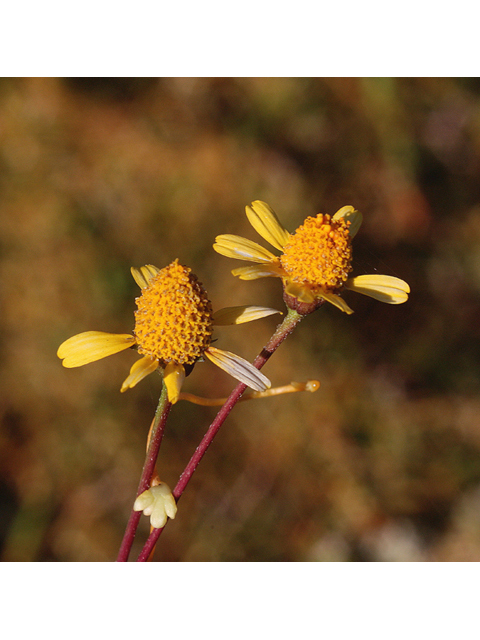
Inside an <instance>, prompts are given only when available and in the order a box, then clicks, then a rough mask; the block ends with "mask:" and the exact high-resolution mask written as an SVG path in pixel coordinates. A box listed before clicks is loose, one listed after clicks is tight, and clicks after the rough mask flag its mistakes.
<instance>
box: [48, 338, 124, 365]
mask: <svg viewBox="0 0 480 640" xmlns="http://www.w3.org/2000/svg"><path fill="white" fill-rule="evenodd" d="M134 344H135V336H132V335H131V334H123V333H105V332H104V331H84V332H83V333H79V334H77V335H76V336H72V337H71V338H68V340H65V342H62V344H61V345H60V346H59V347H58V351H57V356H58V357H59V358H61V359H62V360H63V362H62V364H63V366H64V367H67V368H68V369H70V368H72V367H81V366H83V365H84V364H89V363H90V362H95V361H96V360H101V359H102V358H106V357H107V356H111V355H113V354H114V353H118V352H119V351H123V350H124V349H128V348H129V347H131V346H132V345H134Z"/></svg>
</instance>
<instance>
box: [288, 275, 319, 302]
mask: <svg viewBox="0 0 480 640" xmlns="http://www.w3.org/2000/svg"><path fill="white" fill-rule="evenodd" d="M285 293H286V294H287V295H288V296H292V297H293V298H297V300H300V302H307V303H308V302H313V301H314V300H315V295H314V293H313V292H312V290H311V289H310V287H307V286H305V285H303V284H298V283H297V282H291V281H289V280H287V281H286V282H285Z"/></svg>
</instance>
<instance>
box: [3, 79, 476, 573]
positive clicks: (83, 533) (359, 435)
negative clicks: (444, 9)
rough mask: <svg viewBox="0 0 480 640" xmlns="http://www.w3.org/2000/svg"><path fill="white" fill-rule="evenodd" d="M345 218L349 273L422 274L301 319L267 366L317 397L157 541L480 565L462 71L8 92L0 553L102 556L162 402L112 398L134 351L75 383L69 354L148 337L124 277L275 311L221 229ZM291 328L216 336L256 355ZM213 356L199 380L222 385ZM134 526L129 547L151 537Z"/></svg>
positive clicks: (119, 531) (288, 404)
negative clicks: (221, 248)
mask: <svg viewBox="0 0 480 640" xmlns="http://www.w3.org/2000/svg"><path fill="white" fill-rule="evenodd" d="M255 199H261V200H264V201H266V202H268V203H269V204H270V205H271V206H272V207H273V208H274V209H275V210H276V212H277V214H278V215H279V217H280V219H281V220H282V222H283V224H284V225H285V226H286V227H287V228H288V229H290V230H291V231H293V230H294V229H295V228H296V227H297V226H299V225H300V224H301V223H302V221H303V220H304V218H305V217H306V216H308V215H314V214H316V213H318V212H324V213H330V214H333V213H335V211H336V210H337V209H338V208H340V207H341V206H343V205H345V204H352V205H354V206H355V207H356V208H358V209H359V210H361V211H362V212H363V214H364V224H363V226H362V229H361V230H360V233H359V234H358V235H357V237H356V239H355V243H354V273H355V274H357V275H358V274H360V273H375V272H378V273H386V274H389V275H396V276H398V277H401V278H403V279H405V280H406V281H407V282H409V284H410V285H411V289H412V293H411V297H410V300H409V301H408V302H407V303H406V304H404V305H401V306H390V305H384V304H381V303H379V302H376V301H375V300H372V299H370V298H366V297H364V296H359V295H357V294H354V293H351V292H346V293H345V297H346V299H347V300H348V303H349V304H350V305H351V306H352V308H353V309H354V310H355V313H354V314H353V315H352V316H346V315H344V314H342V313H341V312H339V311H338V310H337V309H335V308H333V307H331V308H322V309H321V310H319V311H318V312H316V313H315V314H312V315H311V316H309V317H308V318H306V319H305V320H304V321H303V322H302V324H301V325H300V326H299V327H298V329H297V330H296V332H295V333H294V334H293V335H292V336H291V337H290V338H289V339H288V340H287V341H286V342H285V343H284V344H283V345H282V346H281V348H280V349H279V351H278V352H277V353H276V354H275V355H274V356H273V358H272V359H271V361H270V362H269V363H268V365H267V366H266V368H265V373H266V374H267V375H268V376H269V377H270V379H271V380H272V382H273V384H274V385H280V384H286V383H288V382H290V381H291V380H298V381H303V380H306V379H308V378H317V379H319V380H320V381H321V388H320V390H319V391H318V392H317V393H316V394H314V395H310V394H298V395H288V396H283V397H277V398H271V399H268V400H263V401H252V402H251V403H245V404H243V405H239V406H238V407H236V408H235V410H234V411H233V413H232V414H231V416H230V417H229V419H228V420H227V422H226V423H225V424H224V425H223V428H222V430H221V431H220V433H219V434H218V436H217V438H216V440H215V441H214V443H213V445H212V447H211V448H210V449H209V451H208V453H207V455H206V457H205V459H204V460H203V461H202V463H201V465H200V467H199V468H198V470H197V471H196V473H195V475H194V477H193V479H192V481H191V483H190V485H189V487H188V489H187V491H186V493H185V495H184V497H183V498H182V500H181V501H180V503H179V512H178V515H177V518H176V519H175V521H173V522H170V523H169V524H168V526H167V528H166V529H165V532H164V534H163V535H162V537H161V539H160V542H159V545H158V548H157V551H156V556H155V558H156V559H157V560H164V561H220V560H222V561H226V560H232V561H246V560H250V561H252V560H254V561H316V560H324V561H348V560H362V561H389V560H393V561H427V560H428V561H453V560H457V561H479V560H480V418H479V415H480V400H479V389H480V376H479V363H480V340H479V338H480V335H479V312H480V300H479V289H480V83H479V81H478V79H477V80H474V79H448V78H447V79H445V78H402V79H391V78H380V79H374V78H367V79H362V78H353V79H348V78H327V79H319V78H260V79H258V78H198V79H197V78H167V79H156V78H152V79H150V78H139V79H135V78H118V79H115V78H113V79H112V78H73V79H50V78H36V79H35V78H33V79H28V78H27V79H4V80H2V81H1V83H0V278H1V280H0V286H1V289H0V300H1V313H0V322H1V327H0V358H1V360H0V363H1V369H0V378H1V386H0V415H1V421H2V427H1V432H0V470H1V478H0V482H1V484H0V509H1V512H0V523H1V525H0V538H1V553H2V555H1V558H2V560H3V561H109V560H113V559H114V558H115V557H116V553H117V550H118V547H119V544H120V541H121V538H122V535H123V531H124V527H125V524H126V521H127V518H128V515H129V510H130V508H131V505H132V502H133V499H134V494H135V490H136V486H137V482H138V478H139V474H140V470H141V467H142V464H143V458H144V451H145V439H146V434H147V431H148V427H149V425H150V421H151V419H152V416H153V413H154V410H155V407H156V403H157V400H158V395H159V391H160V382H161V381H160V378H159V377H158V376H150V377H149V378H147V379H146V380H145V381H143V382H142V383H141V384H140V385H139V386H138V387H136V388H135V389H133V390H131V391H129V392H127V393H126V394H120V393H119V389H120V385H121V383H122V381H123V380H124V378H125V377H126V375H127V373H128V369H129V367H130V366H131V364H132V363H133V361H134V360H135V356H134V354H132V353H131V352H124V353H121V354H118V355H116V356H112V357H111V358H107V359H105V360H103V361H100V362H97V363H94V364H91V365H88V366H86V367H82V368H79V369H72V370H66V369H64V368H62V366H61V364H60V361H59V360H58V358H57V357H56V350H57V347H58V345H59V344H60V343H61V342H62V341H63V340H64V339H65V338H67V337H69V336H71V335H73V334H75V333H79V332H81V331H85V330H90V329H97V330H103V331H112V332H115V331H117V332H121V333H125V332H128V331H130V330H131V329H132V328H133V310H134V309H135V303H134V298H135V296H136V295H138V287H137V286H136V284H135V282H134V281H133V279H132V277H131V275H130V266H132V265H133V266H141V265H143V264H148V263H152V264H155V265H157V266H159V267H163V266H165V265H166V264H168V263H169V262H171V261H172V260H174V259H175V258H179V260H180V261H181V262H182V263H184V264H187V265H189V266H190V267H192V269H193V271H194V272H195V273H196V274H197V275H198V277H199V278H200V280H201V281H202V282H203V284H204V286H205V287H206V289H207V291H208V292H209V295H210V298H211V300H212V303H213V306H214V308H216V309H218V308H220V307H223V306H229V305H239V304H263V305H268V306H275V307H277V308H279V309H283V303H282V296H281V287H280V282H279V281H278V280H273V279H265V280H260V281H256V282H250V283H248V282H241V281H238V280H237V279H235V278H233V276H231V274H230V270H231V269H232V268H234V267H236V266H240V264H241V263H234V262H233V261H231V260H228V259H226V258H224V257H222V256H219V255H218V254H216V253H214V252H213V250H212V249H211V246H212V242H213V240H214V237H215V235H217V234H219V233H236V234H240V235H244V236H246V237H248V238H251V239H252V240H255V241H259V242H263V241H262V240H261V239H260V238H259V237H258V236H257V235H256V233H255V232H254V231H253V229H252V228H251V227H250V226H249V224H248V222H247V220H246V217H245V215H244V207H245V205H246V204H248V203H250V202H251V201H252V200H255ZM276 323H277V319H276V318H275V317H272V318H267V319H265V320H263V321H259V322H256V323H254V324H251V325H247V326H243V327H242V326H240V327H225V328H221V330H219V331H217V332H216V337H217V338H218V342H217V344H218V346H219V347H221V348H225V349H228V350H231V351H234V352H236V353H239V354H240V355H242V356H243V357H245V358H248V359H253V358H254V356H255V355H256V354H257V352H258V351H259V350H260V349H261V347H262V346H263V345H264V344H265V342H266V341H267V340H268V338H269V336H270V335H271V333H272V332H273V330H274V328H275V326H276ZM233 386H234V383H233V382H232V379H231V378H229V377H228V376H227V375H226V374H224V373H222V372H221V371H220V370H218V369H216V368H215V367H213V365H211V364H210V363H205V364H200V365H198V366H197V367H196V368H195V370H194V371H193V373H192V375H191V376H190V377H189V378H188V379H187V381H186V384H185V390H188V391H190V392H193V393H197V394H200V395H206V396H217V395H224V394H227V393H228V392H229V391H230V390H231V388H233ZM214 415H215V410H214V409H212V408H204V407H197V406H193V405H188V404H187V403H183V402H179V403H178V404H177V405H176V406H175V407H174V409H173V411H172V413H171V415H170V418H169V421H168V424H167V432H166V436H165V439H164V442H163V444H162V450H161V453H160V459H159V470H160V473H161V476H162V479H163V480H165V481H166V482H167V483H168V484H170V486H172V487H173V486H174V485H175V483H176V481H177V479H178V475H179V473H180V472H181V471H182V469H183V467H184V465H185V463H186V462H187V460H188V459H189V457H190V455H191V454H192V453H193V451H194V449H195V447H196V445H197V444H198V442H199V441H200V439H201V437H202V436H203V434H204V432H205V430H206V428H207V427H208V425H209V423H210V421H211V420H212V419H213V417H214ZM147 529H148V522H147V519H146V518H142V522H141V527H140V533H139V536H138V541H137V542H136V546H135V549H134V554H133V555H132V557H135V554H136V553H138V551H139V549H140V546H139V545H140V544H141V542H142V539H144V536H145V535H146V534H147Z"/></svg>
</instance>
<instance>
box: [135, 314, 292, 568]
mask: <svg viewBox="0 0 480 640" xmlns="http://www.w3.org/2000/svg"><path fill="white" fill-rule="evenodd" d="M303 317H304V316H302V315H300V314H299V313H297V312H296V311H294V310H292V309H289V310H288V313H287V315H286V316H285V318H284V320H283V322H282V323H281V324H280V325H279V326H278V327H277V330H276V331H275V333H274V334H273V336H272V337H271V338H270V340H269V341H268V343H267V345H266V346H265V347H264V348H263V349H262V351H261V352H260V354H259V355H258V356H257V357H256V358H255V360H254V362H253V365H254V366H255V367H256V368H257V369H261V368H262V367H263V365H264V364H265V363H266V362H267V360H268V359H269V358H270V356H271V355H272V354H273V353H274V352H275V351H276V350H277V349H278V347H279V346H280V345H281V344H282V342H283V341H284V340H285V338H287V337H288V336H289V335H290V334H291V333H292V331H293V330H294V329H295V327H296V326H297V324H298V323H299V322H300V320H302V318H303ZM245 389H246V385H245V384H244V383H243V382H242V383H240V384H238V385H237V386H236V387H235V389H234V390H233V391H232V393H231V394H230V396H229V397H228V398H227V400H226V402H225V404H224V405H223V406H222V408H221V409H220V411H219V412H218V413H217V415H216V417H215V419H214V421H213V422H212V424H211V425H210V427H209V428H208V431H207V432H206V434H205V435H204V437H203V439H202V441H201V443H200V444H199V445H198V447H197V449H196V450H195V453H194V454H193V456H192V457H191V458H190V461H189V462H188V464H187V466H186V467H185V469H184V471H183V473H182V474H181V476H180V479H179V481H178V482H177V485H176V486H175V488H174V490H173V492H172V493H173V496H174V498H175V500H176V501H177V502H178V500H179V499H180V497H181V495H182V494H183V492H184V491H185V488H186V486H187V484H188V483H189V481H190V479H191V477H192V475H193V473H194V471H195V469H196V468H197V466H198V465H199V463H200V460H201V459H202V458H203V456H204V455H205V453H206V451H207V449H208V447H209V446H210V445H211V443H212V441H213V439H214V437H215V436H216V434H217V432H218V430H219V429H220V427H221V426H222V424H223V423H224V422H225V419H226V418H227V416H228V414H229V413H230V411H231V410H232V409H233V407H234V406H235V405H236V403H237V402H238V400H239V399H240V397H241V395H242V394H243V392H244V391H245ZM162 531H163V528H161V529H154V530H153V531H152V533H151V534H150V536H149V538H148V540H147V542H146V543H145V546H144V547H143V549H142V552H141V553H140V555H139V556H138V560H137V562H146V561H147V560H148V558H149V556H150V553H151V552H152V550H153V548H154V547H155V544H156V542H157V540H158V538H159V537H160V534H161V533H162Z"/></svg>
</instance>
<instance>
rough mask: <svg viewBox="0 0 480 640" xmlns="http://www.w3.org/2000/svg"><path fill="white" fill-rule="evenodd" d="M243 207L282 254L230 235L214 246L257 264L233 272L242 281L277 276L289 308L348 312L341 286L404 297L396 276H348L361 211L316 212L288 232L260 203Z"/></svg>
mask: <svg viewBox="0 0 480 640" xmlns="http://www.w3.org/2000/svg"><path fill="white" fill-rule="evenodd" d="M245 210H246V213H247V217H248V220H249V221H250V224H251V225H252V226H253V228H254V229H255V230H256V231H257V232H258V233H259V234H260V235H261V236H262V238H264V239H265V240H267V242H269V243H270V244H271V245H272V246H274V247H275V248H276V249H279V250H280V251H281V252H282V254H281V255H280V256H276V255H274V254H273V253H271V252H270V251H268V250H267V249H265V248H264V247H262V246H260V245H259V244H257V243H256V242H252V241H251V240H247V239H246V238H241V237H239V236H234V235H220V236H217V237H216V238H215V244H214V245H213V248H214V249H215V251H217V253H220V254H222V255H224V256H227V257H229V258H236V259H238V260H248V261H250V262H254V263H256V264H254V265H252V266H249V267H240V268H239V269H234V270H233V271H232V273H233V275H235V276H238V277H239V278H240V279H242V280H255V279H257V278H265V277H269V276H271V277H278V278H281V279H282V282H283V289H284V299H285V303H286V304H287V306H288V307H289V308H291V309H295V310H296V311H298V312H299V313H300V314H302V315H304V314H307V313H310V312H311V311H314V310H315V309H317V308H318V307H319V306H320V305H322V304H323V303H324V302H330V303H331V304H333V305H335V306H336V307H338V308H339V309H341V310H342V311H345V312H346V313H353V311H352V309H350V307H349V306H348V304H347V303H346V302H345V300H343V298H341V297H340V295H339V294H340V292H341V291H342V289H351V290H353V291H357V292H358V293H363V294H364V295H367V296H371V297H372V298H376V299H377V300H380V301H381V302H387V303H389V304H401V303H402V302H405V301H406V300H407V299H408V293H409V292H410V287H409V286H408V284H407V283H406V282H404V281H403V280H400V279H399V278H394V277H392V276H381V275H362V276H356V277H354V278H350V277H349V273H350V272H351V271H352V264H351V263H352V239H353V238H354V236H355V234H356V233H357V231H358V229H359V228H360V225H361V223H362V214H361V213H360V212H359V211H356V210H355V209H354V208H353V207H351V206H346V207H342V208H341V209H340V210H339V211H337V213H336V214H335V215H334V216H330V215H328V214H322V213H319V214H318V215H317V216H315V217H309V218H307V219H306V220H305V221H304V223H303V224H302V225H301V226H300V227H299V228H298V229H297V230H296V231H295V233H293V234H291V233H289V232H288V231H287V230H286V229H285V228H284V227H283V226H282V224H281V223H280V221H279V220H278V218H277V216H276V214H275V212H274V211H273V209H271V207H269V205H268V204H266V203H265V202H261V201H260V200H256V201H255V202H252V204H251V205H250V206H247V207H246V208H245Z"/></svg>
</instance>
